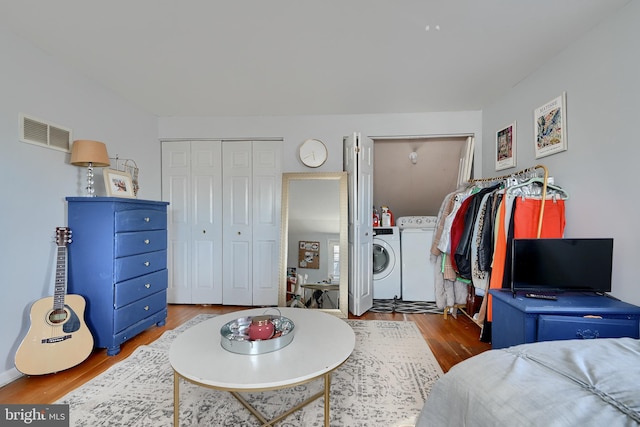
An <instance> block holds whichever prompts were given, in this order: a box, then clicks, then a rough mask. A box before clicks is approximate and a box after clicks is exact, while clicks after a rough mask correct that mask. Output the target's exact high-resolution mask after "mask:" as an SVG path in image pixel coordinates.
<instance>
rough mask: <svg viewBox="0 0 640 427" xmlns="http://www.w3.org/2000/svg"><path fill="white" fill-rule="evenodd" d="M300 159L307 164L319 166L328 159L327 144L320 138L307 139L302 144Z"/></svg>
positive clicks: (312, 166)
mask: <svg viewBox="0 0 640 427" xmlns="http://www.w3.org/2000/svg"><path fill="white" fill-rule="evenodd" d="M298 154H299V155H300V161H301V162H302V163H304V165H305V166H308V167H310V168H317V167H319V166H322V165H323V164H324V162H326V161H327V156H328V154H329V152H328V151H327V146H326V145H324V143H323V142H322V141H320V140H319V139H307V140H306V141H304V142H303V143H302V145H300V151H299V153H298Z"/></svg>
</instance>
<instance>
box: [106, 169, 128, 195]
mask: <svg viewBox="0 0 640 427" xmlns="http://www.w3.org/2000/svg"><path fill="white" fill-rule="evenodd" d="M102 174H103V176H104V186H105V188H106V190H107V196H109V197H127V198H130V199H133V198H135V197H136V195H135V193H134V191H133V180H132V179H131V174H130V173H128V172H123V171H119V170H115V169H103V170H102Z"/></svg>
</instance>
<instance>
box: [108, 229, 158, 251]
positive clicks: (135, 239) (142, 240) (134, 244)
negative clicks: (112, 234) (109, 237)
mask: <svg viewBox="0 0 640 427" xmlns="http://www.w3.org/2000/svg"><path fill="white" fill-rule="evenodd" d="M163 249H167V231H166V230H148V231H136V232H129V233H116V238H115V254H116V258H120V257H123V256H129V255H136V254H142V253H145V252H155V251H161V250H163Z"/></svg>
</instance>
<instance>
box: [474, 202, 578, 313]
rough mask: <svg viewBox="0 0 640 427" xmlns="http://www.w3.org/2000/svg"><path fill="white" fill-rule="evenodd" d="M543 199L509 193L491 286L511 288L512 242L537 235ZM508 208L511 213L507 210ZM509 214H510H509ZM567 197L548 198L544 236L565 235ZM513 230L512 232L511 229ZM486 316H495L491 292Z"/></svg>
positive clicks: (501, 215) (502, 213)
mask: <svg viewBox="0 0 640 427" xmlns="http://www.w3.org/2000/svg"><path fill="white" fill-rule="evenodd" d="M541 206H542V200H539V199H532V198H525V197H522V196H511V195H507V196H506V197H505V198H504V203H502V204H501V206H500V212H499V218H498V229H497V234H496V246H495V250H494V255H493V265H492V269H491V279H490V284H489V287H490V289H500V288H508V287H510V286H511V277H510V273H511V272H510V270H509V269H508V268H507V267H508V266H509V265H511V263H510V257H511V254H510V250H509V249H510V242H511V241H512V240H513V239H514V238H515V239H532V238H536V237H538V235H537V233H538V223H539V218H540V208H541ZM507 212H508V213H507ZM508 214H509V216H507V215H508ZM565 225H566V220H565V201H564V200H562V199H560V200H554V199H550V200H546V201H545V210H544V216H543V218H542V229H541V234H540V237H541V238H562V237H563V236H564V229H565ZM510 228H511V230H512V232H511V233H510V232H509V230H510ZM488 298H489V300H488V306H487V316H486V317H487V320H488V321H491V320H492V301H491V296H490V295H489V296H488Z"/></svg>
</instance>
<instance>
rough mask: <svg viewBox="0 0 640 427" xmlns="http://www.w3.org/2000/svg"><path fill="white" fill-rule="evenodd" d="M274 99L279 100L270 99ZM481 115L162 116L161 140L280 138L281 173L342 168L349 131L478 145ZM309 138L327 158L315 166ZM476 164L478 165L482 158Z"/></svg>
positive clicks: (363, 134)
mask: <svg viewBox="0 0 640 427" xmlns="http://www.w3.org/2000/svg"><path fill="white" fill-rule="evenodd" d="M274 102H277V100H274ZM481 122H482V113H481V112H480V111H461V112H444V113H416V114H385V115H376V114H356V115H323V116H277V117H187V118H181V117H161V118H160V119H159V136H160V139H184V138H192V139H206V138H217V139H237V138H248V139H250V138H269V137H270V138H282V139H283V140H284V162H283V163H284V172H337V171H342V138H343V137H344V136H347V135H350V134H352V133H353V132H360V133H361V134H362V136H368V137H376V136H378V137H379V136H383V137H386V136H414V135H425V136H436V135H475V136H476V147H482V134H481ZM308 138H316V139H320V140H321V141H323V142H324V143H325V144H326V145H327V148H328V149H329V158H328V160H327V162H326V163H325V164H324V165H322V166H321V167H320V168H317V169H309V168H306V167H305V166H304V165H302V163H301V162H300V161H299V160H298V157H297V153H298V147H299V146H300V144H301V143H302V141H304V140H305V139H308ZM475 167H476V168H478V169H480V168H481V167H482V165H481V162H480V159H479V158H478V161H477V162H476V163H475Z"/></svg>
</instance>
